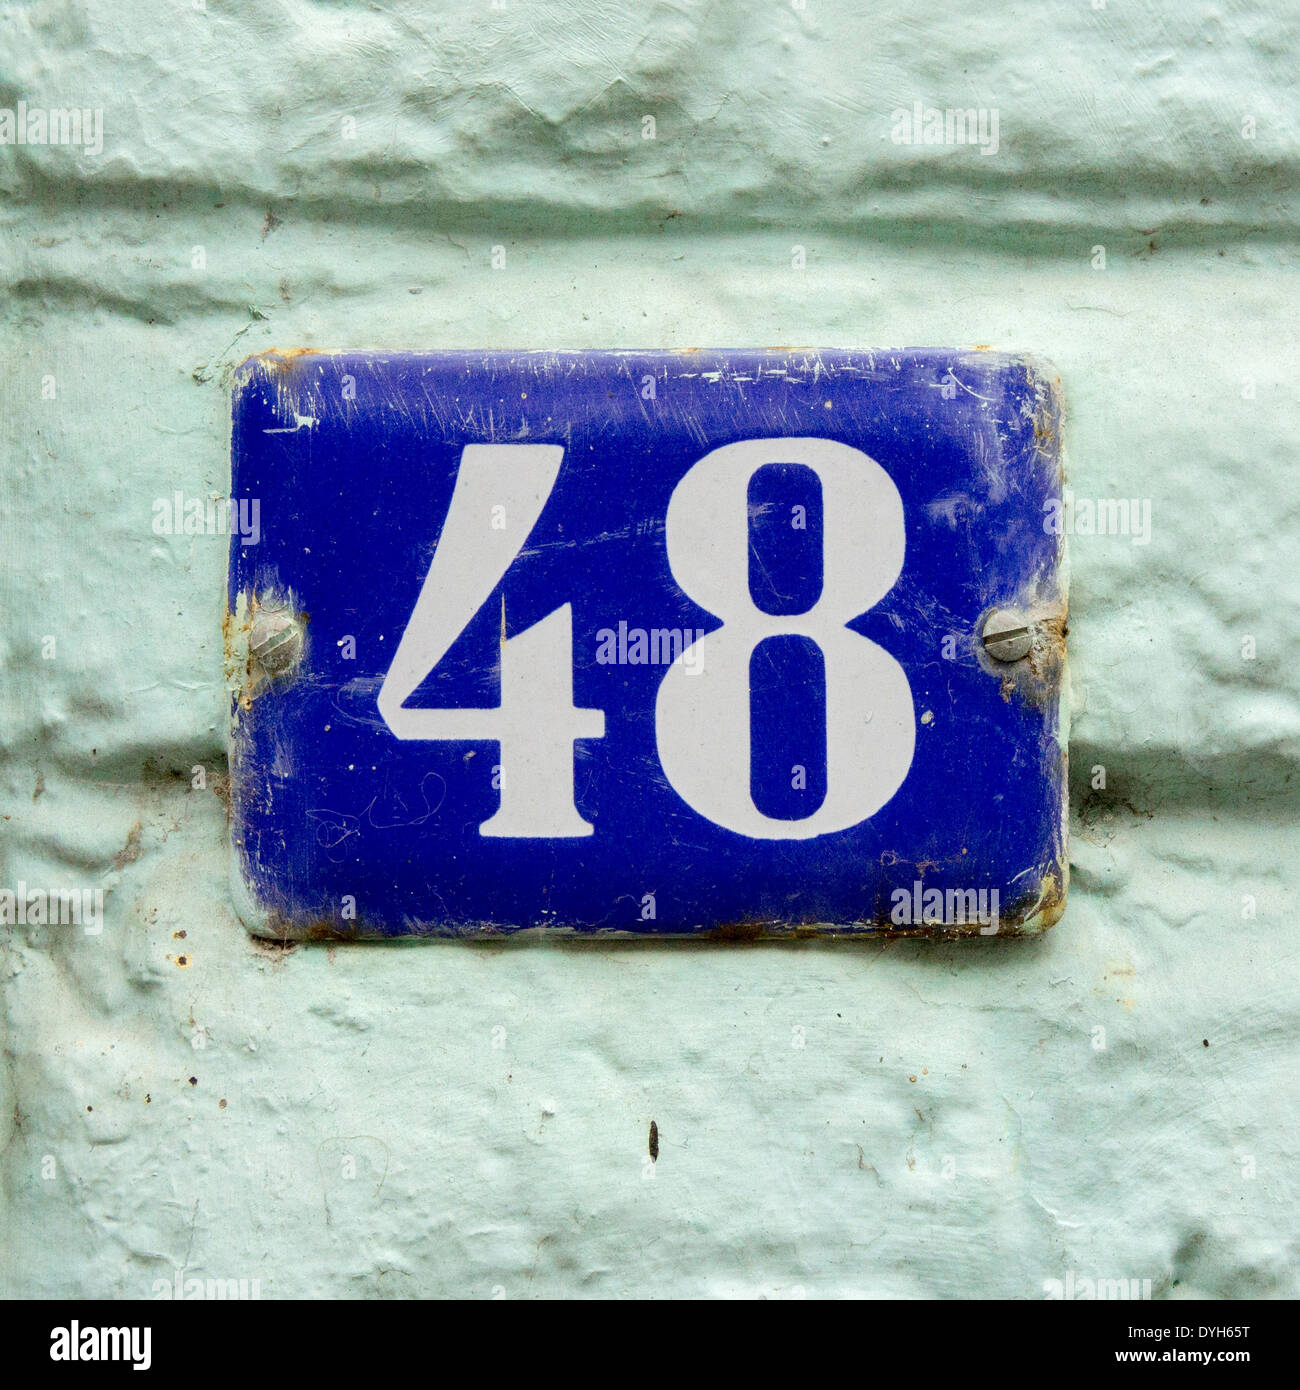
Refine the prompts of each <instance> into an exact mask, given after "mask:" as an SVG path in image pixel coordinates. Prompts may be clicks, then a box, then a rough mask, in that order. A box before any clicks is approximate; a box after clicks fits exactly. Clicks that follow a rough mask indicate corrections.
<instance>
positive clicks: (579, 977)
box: [0, 0, 1300, 1298]
mask: <svg viewBox="0 0 1300 1390" xmlns="http://www.w3.org/2000/svg"><path fill="white" fill-rule="evenodd" d="M1298 29H1300V21H1298V20H1297V18H1296V15H1295V11H1294V8H1293V7H1290V6H1284V5H1281V4H1275V5H1272V6H1265V7H1264V8H1263V9H1260V8H1259V7H1255V6H1246V5H1244V4H1236V3H1229V2H1227V0H1223V2H1221V3H1217V4H1210V3H1199V2H1198V3H1190V4H1186V5H1181V6H1177V7H1166V6H1158V5H1154V4H1150V3H1138V2H1137V0H1126V2H1125V3H1120V0H1111V3H1110V4H1109V5H1108V7H1107V8H1106V9H1105V10H1104V11H1094V10H1093V9H1091V8H1090V6H1089V5H1088V4H1086V3H1079V2H1078V0H1051V2H1050V3H1039V4H1035V5H1032V6H1014V7H1012V6H983V7H964V6H958V7H948V8H947V9H944V10H938V11H933V10H928V9H918V8H917V7H916V6H914V5H911V4H904V3H898V4H881V5H873V6H870V7H867V6H859V5H852V4H847V3H846V4H843V5H831V4H829V3H824V0H807V4H806V6H805V7H804V8H802V9H798V10H796V9H795V8H794V7H793V6H792V5H790V4H781V3H776V0H769V2H768V3H764V4H762V5H755V4H740V3H696V4H690V3H678V4H672V5H669V4H662V5H653V6H649V7H644V6H632V5H619V4H608V3H597V4H583V5H577V4H564V3H556V4H550V5H546V4H541V3H525V2H524V0H509V3H508V7H507V8H506V9H504V10H494V9H492V8H491V5H490V3H489V0H475V3H470V4H456V5H438V6H427V7H417V6H409V5H392V6H388V7H385V6H380V5H360V4H358V5H344V4H319V5H315V4H307V3H305V2H302V0H299V2H296V3H270V4H268V3H257V4H252V3H249V4H243V3H230V4H225V3H218V0H208V5H207V8H206V10H204V11H202V12H199V11H193V10H191V9H190V8H189V7H188V6H186V5H182V4H179V3H176V4H164V5H114V4H109V3H92V4H88V5H84V6H83V5H71V4H53V3H38V4H34V5H17V4H11V5H6V6H4V7H3V8H0V51H3V53H4V57H5V61H4V63H3V65H2V66H3V69H4V73H5V78H4V81H3V84H0V106H8V107H13V106H14V105H15V103H16V102H17V100H19V99H20V98H22V99H25V100H26V101H27V102H29V103H33V104H43V105H46V106H57V105H67V104H72V103H76V104H77V105H79V106H83V107H102V109H103V111H104V123H105V141H104V150H103V153H102V154H101V155H99V156H97V157H93V156H90V155H88V154H80V153H77V152H76V151H73V150H69V149H66V148H58V147H38V146H28V147H25V148H16V147H5V148H3V149H0V186H2V187H3V188H4V190H5V193H6V198H5V200H4V204H3V206H0V228H2V229H3V230H2V231H0V277H2V283H3V286H4V290H5V297H4V301H3V309H2V310H0V312H2V314H3V319H2V320H0V321H2V322H3V342H4V347H5V362H6V370H5V371H4V373H3V374H0V421H3V426H4V446H5V454H4V464H3V468H2V469H0V496H2V497H3V511H4V515H5V522H6V546H5V548H4V551H3V558H2V559H0V565H2V566H3V569H0V613H2V614H3V622H2V623H0V671H2V673H3V674H2V675H0V695H2V698H0V750H2V753H3V767H2V769H0V778H2V780H0V787H2V788H3V795H2V797H0V812H2V813H3V816H4V819H3V820H2V821H0V886H7V887H13V886H15V885H16V883H17V882H18V881H19V880H24V881H26V882H27V883H28V884H29V885H38V884H39V885H48V886H51V887H66V888H74V887H78V888H79V887H88V888H102V889H103V890H104V893H105V912H104V925H103V931H102V934H100V935H97V936H87V935H85V934H84V933H82V932H80V931H77V930H75V929H72V928H68V927H62V928H55V927H14V928H0V971H2V972H3V980H4V995H3V1000H4V1008H3V1016H2V1018H0V1029H2V1030H3V1066H2V1067H0V1182H2V1183H3V1187H2V1189H0V1280H2V1282H0V1291H2V1292H5V1293H9V1294H13V1295H18V1296H44V1295H52V1294H69V1295H77V1296H148V1295H149V1294H150V1293H151V1292H152V1290H153V1286H154V1281H155V1280H159V1279H162V1280H167V1281H172V1280H173V1279H174V1276H175V1273H176V1271H177V1270H178V1269H180V1270H183V1271H185V1273H186V1274H187V1275H193V1276H197V1277H202V1278H219V1279H229V1278H234V1279H247V1280H253V1279H256V1280H258V1281H259V1288H260V1291H261V1294H262V1296H263V1297H287V1296H313V1295H325V1296H330V1295H362V1296H374V1297H407V1296H413V1295H439V1294H466V1295H471V1296H483V1297H490V1296H491V1295H492V1294H493V1292H494V1290H500V1291H503V1292H504V1294H505V1295H506V1296H508V1297H526V1296H529V1295H552V1296H554V1295H576V1296H581V1295H634V1296H651V1297H652V1296H662V1295H668V1294H679V1295H688V1296H689V1295H718V1294H741V1295H767V1296H775V1297H786V1296H793V1295H796V1294H797V1293H798V1291H799V1290H803V1291H805V1292H806V1293H807V1294H808V1295H809V1296H836V1295H845V1294H880V1295H900V1296H906V1295H939V1296H947V1297H971V1296H987V1295H994V1296H1006V1297H1015V1298H1040V1297H1042V1296H1043V1292H1044V1281H1046V1280H1050V1279H1054V1278H1056V1279H1063V1278H1064V1277H1065V1275H1066V1273H1067V1272H1069V1271H1073V1272H1074V1273H1075V1274H1076V1276H1077V1277H1079V1278H1103V1279H1118V1278H1133V1279H1138V1280H1142V1279H1150V1280H1151V1281H1152V1286H1153V1292H1154V1293H1155V1295H1156V1296H1167V1295H1171V1294H1172V1295H1178V1294H1185V1293H1189V1292H1190V1293H1202V1294H1207V1295H1212V1296H1225V1297H1244V1296H1258V1295H1290V1296H1295V1295H1296V1294H1297V1292H1300V1286H1298V1284H1297V1279H1296V1274H1295V1266H1296V1256H1297V1246H1298V1233H1297V1220H1296V1208H1297V1174H1296V1158H1297V1138H1296V1135H1297V1092H1296V1085H1295V1080H1294V1077H1295V1074H1296V1063H1297V1054H1298V1053H1300V1037H1298V1035H1300V1005H1298V1003H1297V988H1296V984H1297V966H1296V959H1297V957H1296V948H1295V945H1294V940H1293V938H1294V931H1295V923H1296V920H1297V906H1298V905H1297V886H1298V885H1300V870H1298V869H1297V861H1298V859H1300V834H1298V833H1297V780H1296V775H1295V774H1296V772H1297V770H1298V768H1300V700H1297V678H1296V674H1295V661H1294V649H1295V643H1296V641H1297V636H1298V635H1300V623H1298V619H1297V616H1296V615H1297V612H1300V490H1298V489H1297V487H1296V483H1295V458H1294V452H1295V442H1294V441H1295V436H1296V427H1297V423H1298V421H1297V414H1298V412H1297V405H1296V395H1295V389H1296V388H1295V383H1296V381H1297V379H1300V353H1298V352H1297V334H1296V326H1295V313H1294V305H1295V297H1296V281H1295V240H1294V226H1295V189H1296V187H1297V179H1296V175H1297V163H1298V150H1300V145H1298V143H1297V131H1296V107H1295V102H1294V95H1293V87H1292V83H1293V69H1294V55H1295V52H1296V50H1297V40H1298V39H1300V33H1298V32H1297V31H1298ZM915 101H921V102H923V103H925V104H929V105H934V106H938V107H945V106H949V105H953V106H955V105H961V106H972V107H990V108H991V107H996V108H998V110H999V113H1000V148H999V151H998V153H997V155H996V156H992V157H987V158H986V157H982V156H981V155H980V154H979V152H978V150H977V149H974V148H969V147H967V148H947V147H938V148H926V147H915V146H902V145H896V144H894V143H893V142H892V141H891V138H890V131H891V121H890V115H891V111H892V110H893V109H894V108H896V107H909V106H911V104H912V103H913V102H915ZM647 114H652V115H654V117H655V120H656V128H655V131H656V138H655V139H654V140H653V141H650V140H645V139H643V138H642V131H643V119H642V118H643V116H645V115H647ZM1246 116H1250V117H1252V119H1253V120H1254V122H1255V133H1254V137H1253V138H1246V137H1244V136H1243V133H1242V132H1243V124H1242V122H1243V118H1244V117H1246ZM345 117H350V118H352V119H354V120H355V122H356V130H355V138H354V139H348V138H345V136H344V134H343V131H344V128H345V127H344V124H343V121H344V118H345ZM495 246H502V247H504V248H505V253H506V263H505V267H504V269H501V270H494V269H493V268H492V263H491V262H492V249H493V247H495ZM796 246H802V247H804V248H805V254H806V260H807V265H806V269H803V270H795V269H793V268H792V253H793V248H794V247H796ZM1097 246H1104V247H1105V248H1106V269H1105V270H1104V271H1100V270H1095V269H1094V268H1093V261H1094V260H1095V253H1094V248H1095V247H1097ZM197 247H201V248H203V256H202V258H201V259H202V262H203V264H202V266H201V268H200V267H199V266H197V265H196V261H197V260H198V259H200V258H198V257H196V256H195V248H197ZM790 342H799V343H816V344H821V345H828V346H833V345H844V346H870V345H886V344H901V343H916V344H959V345H960V344H967V345H974V344H985V343H987V344H992V345H994V346H996V347H998V348H1005V349H1008V350H1014V351H1022V350H1025V351H1035V352H1041V353H1043V354H1044V355H1046V356H1048V357H1050V358H1051V359H1052V360H1053V361H1054V362H1055V364H1056V365H1057V366H1058V367H1059V368H1060V370H1061V374H1062V379H1063V382H1064V387H1065V393H1066V400H1067V409H1068V415H1067V420H1066V442H1067V462H1068V467H1069V471H1070V477H1071V481H1072V485H1073V487H1074V489H1075V492H1076V494H1077V495H1078V496H1079V497H1086V498H1103V497H1110V498H1118V497H1128V498H1139V499H1150V501H1151V503H1152V531H1151V538H1150V542H1149V544H1146V545H1135V544H1133V543H1132V540H1131V538H1130V537H1124V536H1076V537H1074V538H1073V540H1072V542H1071V568H1072V573H1071V600H1072V617H1071V631H1070V644H1071V675H1072V705H1073V712H1072V719H1073V726H1072V733H1071V748H1070V752H1071V762H1072V768H1073V777H1074V783H1073V788H1072V792H1073V795H1072V801H1073V816H1074V819H1073V824H1072V860H1073V864H1072V886H1071V898H1070V904H1069V907H1068V910H1067V912H1066V916H1065V918H1064V919H1063V920H1062V921H1061V923H1060V924H1059V925H1058V926H1056V927H1055V928H1053V930H1052V931H1051V932H1050V933H1048V934H1047V936H1046V937H1044V938H1043V939H1041V940H1038V941H1021V942H1005V943H1004V942H998V941H992V942H974V943H969V944H965V945H961V946H956V945H944V946H937V947H936V946H927V945H924V944H921V943H898V942H895V943H886V944H858V943H839V944H835V943H824V944H817V943H809V944H800V945H790V946H766V947H744V946H703V945H696V946H689V947H685V948H683V947H672V948H665V947H663V946H653V947H643V946H637V945H622V946H619V945H609V944H605V945H588V946H583V945H577V944H568V945H564V944H549V945H537V944H529V943H519V944H513V945H491V946H488V945H483V946H470V945H464V944H455V943H442V944H430V943H418V944H412V945H395V946H380V947H365V948H360V949H356V948H345V947H329V948H327V947H319V948H312V947H304V948H300V949H294V950H287V951H285V950H280V949H276V948H268V947H266V946H265V945H259V944H258V943H256V942H254V941H252V940H251V939H250V938H249V937H248V936H247V935H246V934H245V933H244V932H243V930H242V929H241V927H240V926H239V924H238V922H237V920H236V918H235V916H234V914H233V912H232V910H231V906H230V902H229V895H228V886H227V843H226V841H227V831H226V819H225V815H226V813H225V806H224V803H223V800H222V797H221V791H222V789H223V773H224V768H225V731H226V723H227V708H228V707H227V692H226V686H225V678H224V673H223V670H222V635H221V619H222V611H223V579H224V571H225V544H224V540H223V539H222V538H219V537H209V536H159V535H156V534H154V532H153V530H152V528H151V521H152V517H153V512H152V507H153V502H154V500H155V499H157V498H165V497H169V496H171V494H172V493H173V492H174V490H176V489H181V490H182V491H183V492H184V493H185V495H186V496H187V497H192V496H202V497H206V496H223V495H225V492H226V489H227V488H228V486H229V471H228V441H229V425H228V415H229V391H228V386H229V380H230V375H231V372H232V371H233V368H234V366H235V364H237V362H238V361H239V360H241V359H242V358H243V357H245V356H247V355H248V354H250V353H253V352H256V351H260V350H263V349H265V348H269V347H274V346H280V347H288V346H304V345H305V346H316V347H350V348H359V347H367V346H374V347H393V348H407V347H491V346H519V347H572V348H581V347H592V346H652V347H661V346H663V347H672V346H690V345H697V344H709V345H716V346H748V345H755V344H768V343H790ZM47 377H52V378H53V379H54V383H55V390H56V394H55V396H54V398H53V399H46V398H44V396H43V389H42V388H43V383H44V379H45V378H47ZM358 486H359V488H360V487H362V486H363V480H362V479H361V478H360V477H359V478H358ZM346 524H347V519H346V517H341V518H340V525H341V526H346ZM358 560H359V562H364V557H358ZM49 636H53V637H55V638H56V645H55V655H54V656H53V658H52V659H46V657H45V656H44V655H43V651H44V639H45V638H46V637H49ZM1246 637H1251V638H1253V640H1254V646H1255V656H1254V657H1253V658H1250V659H1247V658H1243V654H1242V653H1243V641H1244V639H1245V638H1246ZM1098 765H1103V766H1104V767H1105V768H1106V774H1107V784H1106V788H1105V789H1104V790H1094V789H1093V787H1092V785H1091V783H1092V780H1093V776H1094V774H1093V769H1094V767H1096V766H1098ZM195 766H202V767H203V768H204V769H205V780H206V784H207V785H206V788H205V789H203V790H193V789H191V785H190V784H191V777H192V769H193V768H194V767H195ZM1248 900H1249V901H1250V902H1251V903H1253V908H1254V915H1253V916H1250V915H1243V914H1245V913H1247V912H1249V910H1250V908H1249V907H1248V905H1247V904H1248ZM180 933H184V936H183V937H182V936H181V935H180ZM1098 1030H1104V1031H1103V1032H1101V1033H1099V1032H1098ZM1099 1043H1104V1046H1100V1045H1099ZM652 1120H653V1121H654V1122H655V1123H656V1125H657V1133H658V1160H657V1162H651V1161H650V1158H649V1154H648V1152H647V1148H648V1133H649V1127H650V1124H651V1121H652ZM51 1161H52V1163H51ZM348 1173H355V1176H351V1177H349V1176H347V1174H348Z"/></svg>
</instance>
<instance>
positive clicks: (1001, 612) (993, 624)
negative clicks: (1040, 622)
mask: <svg viewBox="0 0 1300 1390" xmlns="http://www.w3.org/2000/svg"><path fill="white" fill-rule="evenodd" d="M983 636H984V650H985V651H986V652H988V654H989V655H990V656H991V657H992V658H993V659H994V660H995V661H1019V660H1020V659H1021V657H1024V656H1028V655H1029V648H1030V647H1031V646H1033V643H1034V629H1033V623H1032V622H1031V621H1030V619H1029V618H1028V617H1027V616H1026V615H1025V614H1024V613H1017V612H1016V611H1014V610H1013V609H1010V608H995V609H994V610H993V612H992V613H990V614H989V616H988V618H987V619H986V620H985V623H984V634H983Z"/></svg>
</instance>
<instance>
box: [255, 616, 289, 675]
mask: <svg viewBox="0 0 1300 1390" xmlns="http://www.w3.org/2000/svg"><path fill="white" fill-rule="evenodd" d="M301 652H302V627H301V625H300V624H299V623H298V622H297V620H296V619H295V618H293V617H291V616H290V615H289V614H288V613H282V612H274V611H272V610H270V609H266V608H263V609H260V610H259V611H258V614H257V616H256V617H255V618H254V619H253V625H252V627H251V628H250V629H249V633H248V658H249V666H250V667H252V666H256V667H257V668H258V669H259V670H260V671H261V672H262V673H263V674H265V675H268V676H278V675H279V674H280V673H281V672H283V671H287V670H289V668H290V667H291V666H293V664H294V663H295V662H296V661H297V660H298V657H299V655H300V654H301Z"/></svg>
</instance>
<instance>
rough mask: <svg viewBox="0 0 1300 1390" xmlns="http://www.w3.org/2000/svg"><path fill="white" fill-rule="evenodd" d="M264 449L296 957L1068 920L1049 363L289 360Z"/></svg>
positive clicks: (265, 788) (240, 753)
mask: <svg viewBox="0 0 1300 1390" xmlns="http://www.w3.org/2000/svg"><path fill="white" fill-rule="evenodd" d="M232 447H233V473H234V482H233V490H232V497H233V502H234V504H235V506H237V507H239V508H240V510H239V511H238V513H232V514H237V515H241V516H243V515H256V516H257V517H258V519H259V525H258V527H257V528H256V529H255V530H250V529H246V528H235V529H234V533H233V534H232V544H231V551H230V554H231V564H230V580H229V594H228V602H229V612H228V615H227V622H226V628H227V653H228V667H229V670H230V673H231V684H232V691H233V709H232V736H231V784H232V800H233V827H234V828H233V834H234V842H235V856H234V873H233V881H234V886H235V895H236V900H237V903H238V906H239V910H240V914H241V916H242V917H243V918H244V920H245V922H246V923H247V924H248V925H249V927H250V928H251V929H252V930H254V931H256V932H258V933H259V934H263V935H270V936H277V937H339V936H344V937H354V936H359V937H365V936H394V935H443V936H445V935H478V934H485V933H500V932H509V931H514V930H519V929H525V928H545V929H549V930H554V931H564V932H570V933H631V934H635V935H649V934H663V935H697V934H709V933H713V934H732V933H734V934H738V935H782V934H793V933H803V932H824V931H840V932H873V931H875V932H879V931H887V932H897V933H908V934H910V933H919V934H963V935H971V936H992V935H999V934H1014V933H1019V932H1030V931H1038V930H1041V929H1043V928H1045V927H1047V926H1050V925H1051V923H1053V922H1054V921H1055V920H1056V919H1057V918H1058V917H1059V915H1060V913H1061V911H1062V910H1063V906H1064V900H1065V888H1066V857H1065V824H1064V822H1065V756H1066V755H1065V737H1064V729H1063V727H1062V723H1061V719H1060V694H1061V684H1062V678H1063V670H1064V635H1065V594H1064V589H1063V578H1062V573H1061V561H1062V553H1061V547H1062V540H1061V537H1060V535H1059V530H1060V528H1059V526H1053V525H1052V524H1051V521H1052V517H1053V515H1054V514H1056V512H1055V511H1054V507H1055V506H1056V503H1057V502H1058V501H1059V498H1060V494H1061V481H1062V480H1061V458H1060V397H1059V386H1058V383H1057V380H1056V377H1055V373H1053V372H1051V371H1050V370H1049V369H1047V368H1045V367H1044V366H1042V365H1040V364H1036V363H1034V362H1033V361H1031V360H1028V359H1025V358H1019V357H1011V356H1005V355H1000V354H995V353H992V352H985V351H972V352H938V351H899V352H866V351H841V350H835V351H814V350H793V349H788V350H787V349H780V350H770V351H738V352H704V351H698V352H697V351H692V352H571V353H556V352H527V353H523V352H455V353H452V352H441V353H409V354H408V353H403V354H381V353H354V354H350V353H338V354H334V353H329V354H324V353H312V352H304V351H300V352H292V353H269V354H266V355H264V356H261V357H257V358H253V359H251V360H250V361H249V362H247V363H246V364H245V365H244V367H243V368H242V369H241V371H240V374H239V378H238V382H237V386H236V391H235V400H234V432H233V446H232ZM1058 510H1059V509H1058Z"/></svg>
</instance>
